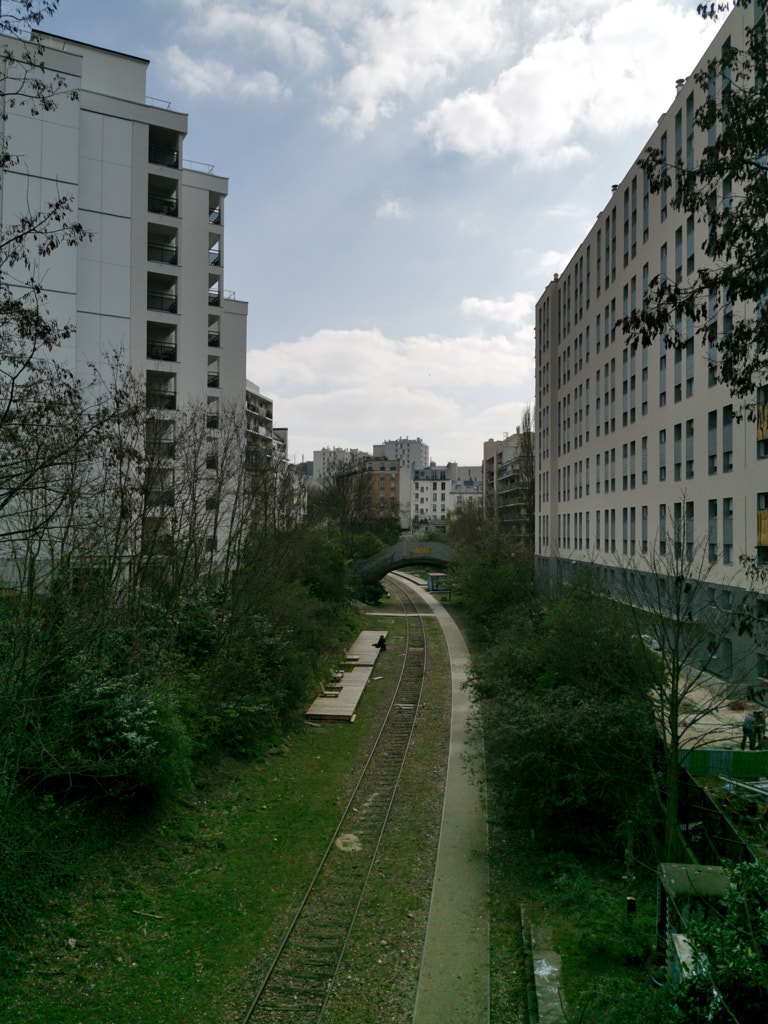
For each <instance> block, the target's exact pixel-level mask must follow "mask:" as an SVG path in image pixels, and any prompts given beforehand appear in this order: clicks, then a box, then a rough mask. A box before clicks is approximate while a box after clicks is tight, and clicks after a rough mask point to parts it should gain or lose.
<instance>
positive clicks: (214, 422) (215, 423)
mask: <svg viewBox="0 0 768 1024" xmlns="http://www.w3.org/2000/svg"><path fill="white" fill-rule="evenodd" d="M205 425H206V427H207V428H208V430H218V429H219V414H218V413H208V415H207V416H206V417H205Z"/></svg>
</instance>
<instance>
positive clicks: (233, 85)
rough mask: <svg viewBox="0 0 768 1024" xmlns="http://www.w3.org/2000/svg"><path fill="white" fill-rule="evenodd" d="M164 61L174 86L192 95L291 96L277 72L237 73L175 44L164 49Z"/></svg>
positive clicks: (226, 66) (258, 97)
mask: <svg viewBox="0 0 768 1024" xmlns="http://www.w3.org/2000/svg"><path fill="white" fill-rule="evenodd" d="M165 60H166V63H167V67H168V69H169V72H170V75H171V77H172V78H173V79H175V82H176V85H177V87H178V88H179V89H180V90H184V91H186V92H189V93H191V94H192V95H193V96H227V97H230V96H233V95H234V96H238V97H240V98H241V99H249V98H252V99H268V100H275V99H278V98H279V97H281V96H289V95H290V90H288V89H286V88H284V87H283V86H281V84H280V81H279V79H278V77H277V75H275V74H273V73H272V72H271V71H256V72H251V73H250V74H247V75H238V74H237V73H236V72H235V71H234V70H233V69H232V68H231V67H230V66H229V65H228V64H222V63H221V62H220V61H217V60H196V59H195V58H194V57H190V56H189V55H188V54H186V53H184V52H183V51H182V50H181V49H180V48H179V47H178V46H171V47H170V48H169V49H168V50H167V51H166V54H165Z"/></svg>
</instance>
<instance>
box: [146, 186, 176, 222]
mask: <svg viewBox="0 0 768 1024" xmlns="http://www.w3.org/2000/svg"><path fill="white" fill-rule="evenodd" d="M147 209H148V210H149V212H150V213H160V214H162V215H163V216H164V217H178V215H179V202H178V200H177V199H176V197H175V196H170V195H157V193H153V192H150V193H149V195H148V196H147Z"/></svg>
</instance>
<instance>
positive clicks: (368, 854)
mask: <svg viewBox="0 0 768 1024" xmlns="http://www.w3.org/2000/svg"><path fill="white" fill-rule="evenodd" d="M388 583H389V586H390V591H391V592H392V594H393V596H396V597H397V598H398V600H399V602H400V605H401V608H402V609H403V611H404V612H405V613H406V618H405V623H406V630H405V651H404V654H403V661H402V665H401V669H400V676H399V679H398V684H397V687H396V689H395V694H394V696H393V698H392V701H391V703H390V706H389V709H388V711H387V716H386V719H385V721H384V724H383V725H382V727H381V729H380V731H379V733H378V736H377V737H376V741H375V743H374V746H373V749H372V750H371V753H370V755H369V757H368V760H367V761H366V763H365V766H364V767H363V770H362V772H361V774H360V777H359V779H358V781H357V784H356V785H355V788H354V790H353V792H352V796H351V798H350V800H349V803H348V804H347V806H346V809H345V810H344V812H343V814H342V816H341V819H340V821H339V824H338V826H337V828H336V831H335V832H334V834H333V836H332V838H331V841H330V842H329V844H328V847H327V849H326V851H325V853H324V854H323V857H322V860H321V861H320V865H319V867H318V869H317V871H316V873H315V876H314V878H313V879H312V882H311V883H310V885H309V888H308V889H307V892H306V893H305V895H304V898H303V899H302V901H301V903H300V905H299V907H298V910H297V911H296V914H295V916H294V918H293V920H292V922H291V924H290V926H289V927H288V930H287V931H286V933H285V935H284V937H283V939H282V942H281V944H280V947H279V948H278V950H277V953H276V954H275V957H274V959H273V961H272V963H271V965H270V967H269V970H268V971H267V974H266V977H265V978H264V979H263V981H262V983H261V987H260V988H259V990H258V991H257V993H256V995H255V997H254V999H253V1001H252V1003H251V1005H250V1006H249V1008H248V1011H247V1013H246V1015H245V1017H244V1018H243V1024H256V1022H265V1024H266V1022H269V1024H320V1022H321V1021H322V1020H323V1016H324V1014H325V1010H326V1007H327V1005H328V1002H329V1000H330V998H331V995H332V993H333V989H334V986H335V983H336V979H337V977H338V973H339V969H340V967H341V963H342V960H343V957H344V953H345V950H346V948H347V945H348V943H349V939H350V936H351V934H352V930H353V928H354V925H355V920H356V918H357V915H358V911H359V909H360V906H361V904H362V901H363V896H364V894H365V888H366V885H367V882H368V879H369V877H370V875H371V871H372V870H373V866H374V864H375V862H376V855H377V853H378V851H379V847H380V846H381V843H382V840H383V838H384V834H385V832H386V828H387V822H388V821H389V816H390V812H391V810H392V806H393V803H394V800H395V795H396V793H397V786H398V783H399V781H400V776H401V774H402V771H403V767H404V764H405V759H406V755H407V752H408V747H409V745H410V740H411V736H412V734H413V730H414V727H415V724H416V717H417V713H418V710H419V704H420V702H421V693H422V689H423V686H424V680H425V676H426V668H427V644H426V633H425V629H424V624H423V621H422V619H421V617H420V610H419V607H418V603H417V599H415V598H414V597H413V595H412V594H411V592H410V591H409V590H408V589H406V588H405V587H403V586H402V585H399V584H398V583H397V582H396V581H393V580H391V578H390V580H389V581H388Z"/></svg>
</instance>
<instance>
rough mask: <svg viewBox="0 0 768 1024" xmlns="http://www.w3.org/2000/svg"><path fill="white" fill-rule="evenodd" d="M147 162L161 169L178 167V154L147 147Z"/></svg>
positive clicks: (159, 148)
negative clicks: (157, 165)
mask: <svg viewBox="0 0 768 1024" xmlns="http://www.w3.org/2000/svg"><path fill="white" fill-rule="evenodd" d="M149 162H150V163H151V164H159V165H160V166H161V167H178V166H179V153H178V150H174V149H163V148H162V147H160V146H150V147H149Z"/></svg>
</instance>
